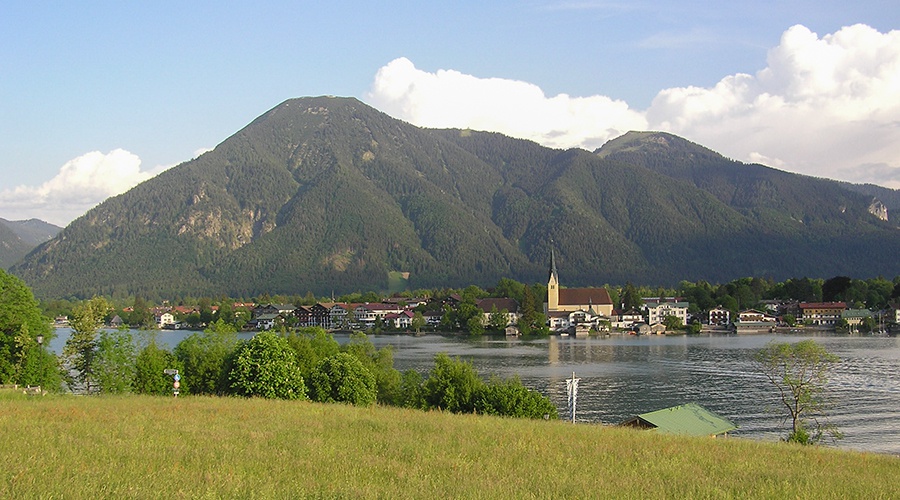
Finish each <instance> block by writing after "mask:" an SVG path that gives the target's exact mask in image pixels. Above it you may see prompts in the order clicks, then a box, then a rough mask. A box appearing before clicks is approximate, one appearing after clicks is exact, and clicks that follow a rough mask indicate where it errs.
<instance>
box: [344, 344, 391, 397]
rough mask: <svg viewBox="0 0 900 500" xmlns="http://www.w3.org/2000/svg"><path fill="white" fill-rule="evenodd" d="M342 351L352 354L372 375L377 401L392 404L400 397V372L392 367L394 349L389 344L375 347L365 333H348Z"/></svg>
mask: <svg viewBox="0 0 900 500" xmlns="http://www.w3.org/2000/svg"><path fill="white" fill-rule="evenodd" d="M344 352H346V353H348V354H350V355H352V356H354V357H355V358H356V359H358V360H359V361H360V362H362V364H363V366H365V367H366V368H367V369H368V370H369V371H370V372H371V373H372V374H373V375H374V376H375V385H376V387H377V389H378V402H379V403H382V404H389V405H394V404H397V400H398V399H399V398H400V384H401V376H400V372H399V371H397V369H395V368H394V350H393V348H392V347H391V346H385V347H382V348H381V349H376V348H375V345H374V344H372V342H371V341H370V340H369V338H368V337H367V336H366V334H365V333H362V332H356V333H353V334H351V335H350V342H348V343H347V345H346V346H344Z"/></svg>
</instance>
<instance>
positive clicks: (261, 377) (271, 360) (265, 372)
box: [228, 332, 306, 399]
mask: <svg viewBox="0 0 900 500" xmlns="http://www.w3.org/2000/svg"><path fill="white" fill-rule="evenodd" d="M228 380H229V382H230V383H231V385H230V388H231V391H232V392H233V393H234V394H237V395H240V396H260V397H264V398H268V399H306V386H305V385H304V382H303V376H302V374H301V373H300V368H299V366H298V364H297V359H296V355H295V354H294V351H293V350H292V349H291V347H290V346H289V345H288V342H287V340H286V339H285V338H284V337H279V336H277V335H275V334H274V333H271V332H260V333H258V334H256V336H255V337H253V338H252V339H250V340H248V341H246V342H242V343H240V344H239V345H238V348H237V350H236V351H235V353H234V360H233V362H232V367H231V370H230V372H229V375H228Z"/></svg>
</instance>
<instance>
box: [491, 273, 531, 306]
mask: <svg viewBox="0 0 900 500" xmlns="http://www.w3.org/2000/svg"><path fill="white" fill-rule="evenodd" d="M492 295H493V296H494V297H498V298H503V297H507V298H510V299H516V301H518V302H519V303H520V304H521V303H522V299H523V298H524V296H525V284H523V283H519V282H518V281H516V280H512V279H509V278H500V281H498V282H497V287H496V288H495V289H494V293H493V294H492Z"/></svg>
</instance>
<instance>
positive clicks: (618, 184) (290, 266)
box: [13, 97, 900, 297]
mask: <svg viewBox="0 0 900 500" xmlns="http://www.w3.org/2000/svg"><path fill="white" fill-rule="evenodd" d="M872 198H873V197H872V196H870V195H866V194H861V193H858V192H855V191H854V190H851V189H848V188H847V187H846V186H844V185H841V184H840V183H837V182H833V181H828V180H823V179H814V178H810V177H804V176H799V175H795V174H789V173H786V172H781V171H778V170H775V169H771V168H767V167H763V166H761V165H746V164H742V163H739V162H735V161H732V160H729V159H727V158H724V157H722V156H721V155H719V154H717V153H715V152H713V151H710V150H708V149H705V148H703V147H701V146H698V145H696V144H693V143H690V142H688V141H686V140H684V139H681V138H678V137H676V136H672V135H668V134H659V133H630V134H627V135H625V136H623V137H622V138H620V139H617V140H614V141H611V142H610V143H609V144H607V145H605V146H604V147H603V148H601V149H600V150H598V151H597V152H596V154H595V153H591V152H588V151H584V150H578V149H573V150H567V151H563V150H555V149H548V148H545V147H542V146H540V145H538V144H535V143H533V142H529V141H524V140H518V139H512V138H509V137H505V136H503V135H500V134H495V133H483V132H472V131H467V130H465V131H460V130H431V129H422V128H418V127H414V126H412V125H410V124H407V123H404V122H401V121H399V120H396V119H393V118H391V117H389V116H387V115H385V114H383V113H381V112H378V111H376V110H374V109H372V108H371V107H368V106H366V105H365V104H363V103H361V102H359V101H357V100H355V99H346V98H330V97H319V98H303V99H293V100H289V101H286V102H284V103H282V104H281V105H279V106H277V107H276V108H274V109H272V110H270V111H269V112H267V113H265V114H264V115H262V116H260V117H259V118H257V119H256V120H254V121H253V122H252V123H251V124H249V125H248V126H247V127H245V128H244V129H243V130H241V131H239V132H238V133H236V134H235V135H233V136H232V137H230V138H228V139H227V140H225V141H224V142H223V143H221V144H220V145H219V146H218V147H216V149H215V150H213V151H211V152H209V153H206V154H204V155H202V156H200V157H199V158H197V159H195V160H192V161H189V162H186V163H184V164H181V165H179V166H177V167H175V168H172V169H170V170H168V171H166V172H164V173H162V174H160V175H159V176H157V177H155V178H153V179H151V180H149V181H147V182H144V183H142V184H140V185H138V186H137V187H135V188H133V189H132V190H131V191H129V192H127V193H125V194H123V195H120V196H116V197H114V198H111V199H109V200H107V201H105V202H104V203H102V204H101V205H99V206H98V207H96V208H94V209H92V210H91V211H90V212H88V213H87V214H85V215H84V216H82V217H81V218H79V219H77V220H76V221H74V222H73V223H72V224H70V225H69V226H68V227H67V228H66V229H65V230H63V231H62V232H61V233H60V234H59V235H58V236H57V237H55V238H54V239H53V240H51V241H49V242H47V243H45V244H43V245H42V246H41V247H40V248H39V249H38V250H37V251H35V252H33V253H32V254H30V255H29V256H28V257H27V258H26V259H25V260H24V261H23V262H22V263H21V264H19V265H17V266H15V267H14V268H13V272H15V273H16V274H18V275H19V276H21V277H23V278H24V279H25V280H26V281H27V282H28V283H29V284H30V285H32V286H33V287H34V289H35V292H36V293H37V294H38V295H39V296H41V297H59V296H79V297H86V296H90V295H92V294H96V293H103V294H113V295H130V294H141V295H144V296H149V297H157V296H165V297H175V296H179V295H200V294H203V295H221V294H227V295H231V296H253V295H256V294H259V293H262V292H269V293H298V294H304V293H305V292H306V291H313V292H314V293H316V294H320V295H322V294H330V293H331V292H332V291H334V292H337V293H341V292H347V291H353V290H369V289H382V290H383V289H386V288H388V282H389V276H390V275H392V273H393V276H396V275H397V272H405V273H409V282H408V286H410V287H412V288H417V287H435V286H457V285H464V284H470V283H476V284H481V285H490V284H493V283H496V281H497V280H498V279H499V278H500V277H504V276H506V277H512V278H515V279H517V280H520V281H527V282H533V281H543V280H545V279H546V272H547V265H548V261H549V255H550V248H551V245H552V246H554V247H555V248H556V252H557V254H556V255H557V264H558V267H559V272H560V278H561V280H562V282H563V284H564V285H569V286H576V285H587V284H603V283H607V282H610V283H621V282H624V281H626V280H630V281H632V282H635V283H647V284H666V283H674V282H677V281H678V280H681V279H688V280H697V279H707V280H710V281H725V280H730V279H733V278H735V277H741V276H765V277H772V278H775V279H784V278H787V277H791V276H798V277H799V276H816V277H830V276H833V275H836V274H847V275H851V276H854V277H866V276H874V275H879V274H880V275H885V276H894V275H897V274H900V259H896V257H895V256H896V255H900V231H898V226H897V224H896V223H894V222H888V221H884V220H881V219H879V218H878V217H876V216H875V215H873V214H872V213H870V207H871V206H872V202H873V199H872ZM551 242H552V243H551Z"/></svg>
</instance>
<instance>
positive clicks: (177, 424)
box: [0, 391, 900, 499]
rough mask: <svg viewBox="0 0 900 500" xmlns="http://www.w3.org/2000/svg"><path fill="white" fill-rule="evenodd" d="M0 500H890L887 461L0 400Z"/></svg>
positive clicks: (407, 418) (401, 412)
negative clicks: (266, 499)
mask: <svg viewBox="0 0 900 500" xmlns="http://www.w3.org/2000/svg"><path fill="white" fill-rule="evenodd" d="M0 442H2V448H0V464H2V465H0V498H98V497H102V498H491V499H493V498H516V499H518V498H815V499H821V498H866V499H874V498H897V497H898V492H900V459H898V458H897V457H892V456H885V455H876V454H865V453H855V452H848V451H841V450H836V449H830V448H824V447H802V446H798V445H789V444H785V443H767V442H758V441H750V440H743V439H735V438H728V439H709V438H685V437H674V436H664V435H657V434H654V433H649V432H646V431H637V430H631V429H622V428H612V427H606V426H599V425H572V424H570V423H566V422H564V421H543V420H537V421H535V420H515V419H506V418H495V417H485V416H478V415H455V414H449V413H441V412H421V411H416V410H406V409H400V408H389V407H377V406H375V407H368V408H360V407H353V406H347V405H340V404H318V403H310V402H290V401H274V400H263V399H238V398H214V397H184V398H178V399H176V398H163V397H151V396H120V397H112V396H110V397H83V396H58V395H47V396H43V397H41V396H24V395H21V394H20V393H18V392H12V391H4V392H3V393H2V394H0Z"/></svg>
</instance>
